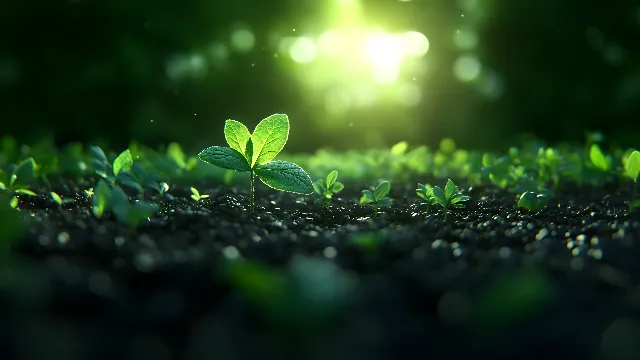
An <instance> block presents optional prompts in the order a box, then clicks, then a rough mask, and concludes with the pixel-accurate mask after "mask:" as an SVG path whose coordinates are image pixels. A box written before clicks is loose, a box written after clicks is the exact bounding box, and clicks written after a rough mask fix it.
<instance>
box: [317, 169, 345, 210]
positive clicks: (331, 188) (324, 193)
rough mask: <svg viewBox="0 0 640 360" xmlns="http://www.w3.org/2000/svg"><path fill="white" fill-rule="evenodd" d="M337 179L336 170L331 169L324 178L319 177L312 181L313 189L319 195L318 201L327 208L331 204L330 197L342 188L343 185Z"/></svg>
mask: <svg viewBox="0 0 640 360" xmlns="http://www.w3.org/2000/svg"><path fill="white" fill-rule="evenodd" d="M337 179H338V171H336V170H333V171H332V172H330V173H329V175H327V178H326V180H325V179H320V180H318V181H316V182H315V183H313V189H314V190H315V192H316V194H318V196H320V198H319V199H318V203H319V204H320V205H322V206H323V207H325V208H327V207H329V206H331V198H332V197H333V195H335V194H337V193H339V192H340V191H341V190H342V189H344V185H343V184H342V183H341V182H339V181H336V180H337Z"/></svg>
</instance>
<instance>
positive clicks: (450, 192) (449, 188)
mask: <svg viewBox="0 0 640 360" xmlns="http://www.w3.org/2000/svg"><path fill="white" fill-rule="evenodd" d="M457 192H458V187H457V186H456V184H454V183H453V181H451V179H448V180H447V185H445V187H444V197H445V199H447V201H451V198H453V196H454V195H455V194H456V193H457Z"/></svg>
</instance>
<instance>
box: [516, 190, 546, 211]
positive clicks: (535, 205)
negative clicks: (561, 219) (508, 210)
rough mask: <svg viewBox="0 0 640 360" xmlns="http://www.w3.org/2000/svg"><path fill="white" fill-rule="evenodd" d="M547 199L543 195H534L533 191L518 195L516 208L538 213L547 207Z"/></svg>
mask: <svg viewBox="0 0 640 360" xmlns="http://www.w3.org/2000/svg"><path fill="white" fill-rule="evenodd" d="M547 202H548V198H547V196H546V195H544V194H536V193H535V192H533V191H526V192H524V193H522V195H520V199H519V200H518V207H520V208H525V209H527V210H529V211H532V212H539V211H540V210H542V209H544V208H545V207H546V206H547Z"/></svg>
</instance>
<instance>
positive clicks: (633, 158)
mask: <svg viewBox="0 0 640 360" xmlns="http://www.w3.org/2000/svg"><path fill="white" fill-rule="evenodd" d="M627 174H628V175H629V177H630V178H631V180H633V182H634V184H633V193H632V195H631V203H630V204H629V210H633V209H635V208H637V207H640V199H636V197H637V193H638V182H640V151H637V150H636V151H634V152H632V153H631V155H629V158H628V159H627Z"/></svg>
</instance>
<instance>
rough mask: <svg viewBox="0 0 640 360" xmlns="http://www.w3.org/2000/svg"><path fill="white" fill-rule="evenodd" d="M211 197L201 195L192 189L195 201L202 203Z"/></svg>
mask: <svg viewBox="0 0 640 360" xmlns="http://www.w3.org/2000/svg"><path fill="white" fill-rule="evenodd" d="M208 197H209V195H200V192H199V191H198V189H196V188H194V187H192V188H191V198H192V199H193V200H195V201H200V200H202V199H206V198H208Z"/></svg>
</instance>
